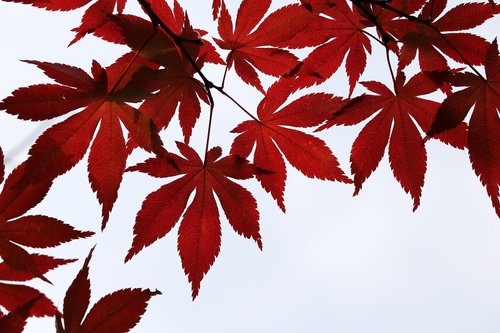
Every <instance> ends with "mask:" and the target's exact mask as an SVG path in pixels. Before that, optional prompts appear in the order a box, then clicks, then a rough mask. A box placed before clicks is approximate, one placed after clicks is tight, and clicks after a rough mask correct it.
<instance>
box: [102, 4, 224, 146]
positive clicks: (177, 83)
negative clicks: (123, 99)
mask: <svg viewBox="0 0 500 333" xmlns="http://www.w3.org/2000/svg"><path fill="white" fill-rule="evenodd" d="M153 4H155V5H154V6H152V10H154V11H155V12H158V13H160V14H161V15H159V17H160V19H161V20H162V21H163V22H165V24H166V25H168V26H169V27H170V29H171V30H172V31H173V32H174V33H176V34H178V36H179V38H182V39H183V40H185V41H189V42H185V45H186V50H187V52H188V54H189V56H190V57H191V58H192V60H193V61H194V62H195V63H196V65H197V66H198V68H200V69H201V68H202V67H203V65H204V63H205V61H207V62H214V63H219V64H220V63H223V61H222V59H220V57H219V55H218V54H217V53H216V52H215V48H214V47H213V46H212V45H211V44H210V43H209V42H208V41H206V40H203V39H199V38H200V35H201V34H200V32H199V31H197V30H195V29H193V27H192V26H191V25H190V23H189V20H188V17H187V15H185V14H184V12H183V11H182V8H180V6H179V5H178V3H177V2H175V3H174V5H175V7H174V11H172V10H171V9H170V7H168V5H167V4H166V3H164V2H161V1H158V2H154V3H153ZM159 4H163V5H162V6H160V5H159ZM111 21H112V23H113V24H114V25H115V27H113V26H112V24H111V23H109V24H108V25H107V26H106V27H104V28H103V29H102V30H99V31H97V32H96V34H97V35H99V36H101V37H102V38H104V39H106V40H110V39H111V40H113V41H115V42H118V43H123V44H126V45H128V46H129V47H130V48H131V49H132V50H133V51H134V52H132V54H133V56H137V55H138V56H139V57H143V58H145V59H147V61H149V62H150V63H152V64H153V66H142V68H140V67H137V68H136V70H137V72H138V73H137V76H136V78H137V79H139V78H140V80H141V81H142V82H147V84H148V85H150V86H151V89H153V90H158V92H157V93H156V94H155V95H153V96H151V97H150V98H148V99H147V100H145V101H144V103H143V104H142V105H141V107H140V109H139V110H140V111H141V112H142V113H144V114H146V115H148V116H149V117H151V118H152V119H153V121H154V122H155V124H156V126H157V128H158V129H163V128H165V127H167V126H168V124H169V123H170V121H171V119H172V117H173V115H174V114H175V112H176V110H178V115H179V122H180V124H181V128H182V131H183V134H184V140H185V142H189V138H190V136H191V133H192V130H193V128H194V126H195V124H196V121H197V119H198V118H199V116H200V114H201V103H200V101H203V102H205V103H208V102H209V99H208V94H207V91H206V89H205V88H204V86H203V83H202V82H200V81H199V80H197V79H195V78H194V74H195V73H196V69H195V68H194V66H193V64H192V63H191V62H190V61H189V60H188V59H187V55H185V54H182V52H179V50H178V49H177V46H176V44H175V42H174V41H173V40H172V38H171V37H170V36H169V35H167V34H166V33H165V32H164V31H163V30H158V31H156V32H155V30H153V26H152V25H151V22H149V21H146V20H144V19H142V18H139V17H136V16H130V15H117V16H114V17H113V18H112V20H111ZM116 30H118V31H119V34H116V33H114V34H110V32H115V31H116ZM201 33H202V32H201ZM152 34H154V35H153V37H152V38H151V39H150V40H149V41H148V42H147V44H144V40H145V37H144V36H151V35H152ZM117 35H118V36H119V38H117ZM198 39H199V40H198ZM196 40H198V41H199V43H197V42H196ZM160 66H161V69H158V67H160Z"/></svg>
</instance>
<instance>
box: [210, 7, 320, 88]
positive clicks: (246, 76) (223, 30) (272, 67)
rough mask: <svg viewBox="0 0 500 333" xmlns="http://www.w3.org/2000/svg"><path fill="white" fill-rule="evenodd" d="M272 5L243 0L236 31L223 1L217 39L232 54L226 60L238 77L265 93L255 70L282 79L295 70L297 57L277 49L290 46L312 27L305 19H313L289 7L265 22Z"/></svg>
mask: <svg viewBox="0 0 500 333" xmlns="http://www.w3.org/2000/svg"><path fill="white" fill-rule="evenodd" d="M270 5H271V0H258V1H256V0H244V1H243V2H242V3H241V5H240V7H239V9H238V15H237V18H236V24H235V27H234V30H233V21H232V19H231V16H230V15H229V12H228V10H227V8H226V5H225V3H224V1H222V3H221V12H220V15H219V21H218V32H219V36H220V37H221V39H217V38H214V40H215V42H216V43H217V44H218V45H219V46H220V47H221V48H222V49H224V50H229V51H230V52H229V54H228V56H227V59H226V62H227V64H228V66H229V67H232V66H233V65H234V68H235V71H236V74H238V76H239V77H240V78H241V79H242V80H243V81H244V82H246V83H248V84H250V85H252V86H254V87H255V88H257V89H258V90H259V91H261V92H262V93H264V89H263V88H262V84H261V82H260V79H259V76H258V74H257V72H256V69H257V70H259V71H260V72H262V73H264V74H268V75H271V76H274V77H280V76H284V75H285V74H288V73H290V72H291V71H292V70H293V69H294V68H296V67H297V66H298V65H299V61H298V59H297V57H296V56H295V55H293V54H292V53H290V52H289V51H287V50H285V49H283V48H279V47H277V46H281V47H283V46H286V45H287V44H289V42H290V39H292V38H293V37H294V36H295V35H296V34H297V33H298V32H300V31H301V29H303V28H304V27H306V26H307V25H308V24H309V22H306V21H305V20H304V19H303V18H304V15H307V16H308V17H310V16H311V15H310V14H309V13H308V12H307V11H306V10H304V9H303V8H302V6H300V5H290V6H287V7H284V8H281V9H279V10H277V11H275V12H273V13H271V14H269V15H268V16H267V17H265V18H264V16H265V14H266V12H267V11H268V9H269V7H270ZM292 17H293V20H291V19H290V18H292ZM261 21H262V22H261ZM259 22H261V23H260V25H259V26H258V27H256V26H257V24H258V23H259ZM304 46H305V45H304Z"/></svg>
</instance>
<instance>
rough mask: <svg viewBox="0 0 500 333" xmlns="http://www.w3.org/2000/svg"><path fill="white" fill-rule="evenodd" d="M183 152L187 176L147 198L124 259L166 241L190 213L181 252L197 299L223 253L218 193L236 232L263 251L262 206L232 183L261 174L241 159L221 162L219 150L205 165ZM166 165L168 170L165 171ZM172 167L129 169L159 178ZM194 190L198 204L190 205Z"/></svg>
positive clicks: (153, 164) (155, 162) (154, 163)
mask: <svg viewBox="0 0 500 333" xmlns="http://www.w3.org/2000/svg"><path fill="white" fill-rule="evenodd" d="M178 148H179V150H180V151H181V153H182V155H183V156H184V157H182V156H174V157H173V158H174V160H175V162H176V164H177V165H178V168H179V173H180V174H182V177H181V178H178V179H176V180H174V181H172V182H171V183H168V184H166V185H163V186H162V187H160V188H159V189H158V190H156V191H155V192H153V193H151V194H149V195H148V196H147V197H146V199H145V200H144V202H143V204H142V207H141V210H140V211H139V212H138V213H137V217H136V223H135V226H134V240H133V243H132V247H131V248H130V250H129V252H128V254H127V257H126V259H125V260H130V259H131V258H132V257H133V256H134V255H136V254H137V253H138V252H140V251H141V250H142V249H143V248H144V247H146V246H148V245H150V244H152V243H153V242H155V241H156V240H158V239H159V238H162V237H164V236H165V235H166V234H167V233H168V232H169V231H170V230H171V229H172V228H173V227H174V226H175V224H176V223H177V221H178V220H179V219H180V218H181V215H182V213H183V212H184V211H185V212H184V216H183V217H182V221H181V225H180V228H179V239H178V250H179V254H180V256H181V261H182V267H183V268H184V272H185V273H186V275H187V276H188V280H189V281H190V282H191V284H192V290H193V294H192V295H193V298H194V297H196V296H197V295H198V291H199V288H200V282H201V280H202V279H203V276H204V275H205V274H206V273H207V272H208V270H209V269H210V266H212V264H213V263H214V261H215V258H216V257H217V255H218V254H219V250H220V243H221V231H220V220H219V211H218V208H217V204H216V202H215V196H214V194H215V195H217V197H218V198H219V200H220V203H221V206H222V209H223V210H224V212H225V214H226V217H227V219H228V220H229V223H230V224H231V226H232V227H233V229H234V230H235V231H236V232H237V233H238V234H240V235H243V236H244V237H246V238H252V239H254V240H255V241H256V242H257V245H258V246H259V247H262V243H261V239H260V234H259V223H258V220H259V213H258V211H257V203H256V201H255V199H254V198H253V196H252V195H251V193H250V192H248V191H247V190H245V189H244V188H243V187H242V186H241V185H239V184H237V183H235V182H233V181H232V180H230V179H229V178H236V179H248V178H251V177H253V176H254V175H255V174H256V173H257V169H256V168H255V167H254V166H253V165H251V164H250V163H248V161H247V160H246V159H244V158H242V157H239V156H227V157H224V158H220V156H221V153H222V150H221V149H220V148H218V147H217V148H213V149H211V150H210V151H209V152H208V153H207V156H206V162H205V163H204V162H203V161H202V160H201V158H200V157H199V156H198V154H197V153H196V152H195V151H194V150H193V149H192V148H190V147H189V146H187V145H185V144H181V143H178ZM162 163H163V164H165V167H161V164H162ZM167 163H169V162H168V161H167V160H165V159H160V158H156V159H149V160H147V161H146V162H145V163H141V164H139V165H137V166H135V167H133V168H130V170H131V171H142V172H146V173H149V174H151V175H153V176H155V177H170V176H174V175H175V174H176V173H175V172H174V170H173V169H172V168H171V167H170V166H168V165H167ZM193 191H195V196H194V199H193V201H192V202H191V203H189V204H188V199H189V197H190V195H191V193H192V192H193ZM186 206H187V209H186ZM242 207H245V208H244V209H242Z"/></svg>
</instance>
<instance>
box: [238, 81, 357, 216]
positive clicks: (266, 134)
mask: <svg viewBox="0 0 500 333" xmlns="http://www.w3.org/2000/svg"><path fill="white" fill-rule="evenodd" d="M292 92H293V88H291V87H290V86H289V83H288V81H286V80H285V81H278V83H275V84H274V85H272V86H271V87H270V88H269V90H268V91H267V95H266V97H265V98H264V99H263V100H262V101H261V102H260V104H259V106H258V108H257V114H258V118H259V119H258V121H255V120H248V121H245V122H243V123H241V124H239V125H238V126H237V127H236V128H235V129H233V131H232V132H233V133H240V134H239V135H238V136H237V137H236V138H235V139H234V142H233V144H232V146H231V153H232V154H238V155H241V156H243V157H248V156H249V155H250V153H251V152H252V150H253V147H254V146H255V153H254V157H253V163H254V164H255V165H256V166H258V167H260V168H262V169H264V170H267V171H269V172H267V173H260V174H257V175H256V177H257V179H258V180H259V181H260V183H261V184H262V187H263V188H264V189H265V190H266V191H268V192H270V193H271V195H272V196H273V198H274V199H275V200H276V201H277V203H278V206H279V207H280V208H281V209H282V210H283V211H285V204H284V199H283V193H284V191H285V181H286V167H285V161H284V159H283V156H284V157H286V159H287V160H288V162H290V164H291V165H292V166H293V167H295V168H296V169H298V170H299V171H300V172H302V173H303V174H304V175H305V176H307V177H310V178H319V179H328V180H337V181H341V182H345V183H351V180H350V179H349V178H347V177H346V176H345V175H344V172H343V171H342V170H341V169H340V167H339V163H338V161H337V158H336V157H335V156H334V155H333V154H332V152H331V150H330V148H328V147H327V146H326V144H325V143H324V142H323V141H322V140H320V139H318V138H317V137H315V136H312V135H310V134H306V133H304V132H302V131H299V130H296V129H292V128H289V127H298V128H306V127H313V126H318V125H320V124H321V123H323V122H324V121H325V120H326V119H328V118H329V117H330V116H331V115H332V114H333V112H334V111H335V110H337V109H338V108H339V107H340V105H341V104H342V99H341V98H339V97H334V96H333V95H329V94H322V93H318V94H309V95H306V96H303V97H301V98H299V99H297V100H295V101H293V102H292V103H290V104H288V105H286V106H285V107H283V108H281V109H280V110H278V108H279V107H280V106H281V105H282V104H283V103H284V102H285V101H286V100H287V98H288V97H289V96H290V94H291V93H292Z"/></svg>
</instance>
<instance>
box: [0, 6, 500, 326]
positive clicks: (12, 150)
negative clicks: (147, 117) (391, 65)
mask: <svg viewBox="0 0 500 333" xmlns="http://www.w3.org/2000/svg"><path fill="white" fill-rule="evenodd" d="M129 2H130V4H129V5H128V6H127V10H126V11H127V12H129V13H138V12H139V11H138V9H137V8H138V7H137V5H136V4H135V3H134V1H132V0H130V1H129ZM228 2H229V7H230V10H231V12H232V13H236V9H237V7H238V5H239V3H240V2H239V1H234V2H233V1H228ZM285 2H286V1H284V0H283V1H274V2H273V8H277V7H279V5H280V4H283V3H285ZM454 3H457V1H454ZM181 4H182V5H183V7H184V8H186V9H187V11H188V13H189V15H190V18H191V22H192V23H193V25H194V26H195V27H197V28H203V29H205V30H209V31H214V25H213V23H212V22H211V14H210V13H211V12H210V4H211V1H208V0H205V1H181ZM82 13H83V11H82V10H79V11H75V12H70V13H48V12H45V11H43V10H39V9H35V8H32V7H29V6H24V5H19V4H11V3H4V2H0V45H1V47H0V57H1V62H0V99H3V98H4V97H6V96H8V95H9V94H10V93H11V92H12V91H13V90H14V89H16V88H18V87H22V86H27V85H31V84H34V83H42V82H49V79H46V78H45V77H44V75H43V73H42V72H41V71H40V70H37V69H36V68H35V67H34V66H32V65H29V64H25V63H22V62H19V59H36V60H42V61H49V62H60V63H68V64H71V65H76V66H79V67H83V68H84V69H86V70H88V69H89V67H90V63H91V60H92V59H96V60H98V61H99V62H101V64H103V65H109V64H110V63H111V62H112V61H114V59H116V58H117V57H118V56H119V55H120V54H122V53H123V52H124V51H125V50H126V48H124V47H117V46H110V45H109V44H108V43H104V42H101V41H99V40H98V39H96V38H94V37H90V36H89V37H86V38H85V39H84V40H83V41H80V42H79V43H77V44H76V45H74V46H72V47H70V48H66V45H67V44H68V43H69V41H70V40H71V39H72V37H73V35H72V33H70V32H69V30H70V29H71V28H73V27H75V26H77V25H79V21H80V17H81V14H82ZM499 23H500V22H499V19H498V17H497V18H495V19H493V20H490V21H489V22H488V23H487V24H486V25H484V26H483V28H482V29H480V30H478V31H480V33H481V34H482V35H483V36H485V37H486V38H487V39H488V40H490V41H491V40H492V39H493V38H494V37H496V34H497V33H496V32H495V29H494V28H495V25H496V27H498V25H499ZM373 46H374V55H373V56H372V57H370V58H369V63H368V67H367V71H366V72H365V74H364V76H363V79H364V80H373V79H375V80H380V81H383V82H386V83H389V81H390V77H389V73H388V71H387V65H386V62H385V59H384V57H383V55H384V52H383V50H381V49H380V48H379V47H378V45H376V44H375V43H373ZM222 72H223V67H222V66H220V67H215V68H207V70H206V73H207V76H208V77H209V78H211V79H213V80H214V81H215V82H219V80H220V78H221V75H222ZM226 88H227V91H228V92H229V93H230V94H232V95H234V96H235V97H236V98H237V99H238V101H240V102H241V104H243V105H245V106H247V107H248V108H249V109H250V110H252V111H254V110H255V108H256V106H257V104H258V102H259V101H260V99H261V96H260V94H259V93H258V92H257V91H256V90H255V89H253V88H251V87H249V86H246V85H244V84H241V83H240V82H239V79H237V78H236V76H235V75H234V72H231V74H230V76H229V78H228V81H227V83H226ZM313 90H321V91H326V92H334V93H336V94H341V95H343V96H345V94H346V91H347V88H346V84H345V74H344V72H343V69H341V70H340V71H339V73H338V74H336V75H335V76H334V78H332V79H331V80H329V81H328V82H327V83H326V84H324V85H322V86H321V87H320V88H319V89H318V88H315V89H310V90H307V91H308V92H310V91H313ZM356 92H357V93H361V92H362V90H361V89H359V87H358V90H357V91H356ZM216 97H217V99H216V108H215V115H214V123H215V128H214V131H213V133H214V134H213V136H212V139H211V142H212V145H221V146H222V147H223V149H224V152H225V153H227V152H228V149H229V145H230V142H231V140H232V139H233V138H234V136H232V135H229V134H226V133H227V131H228V130H230V129H232V128H233V127H234V126H235V125H236V124H237V123H239V122H240V121H242V120H246V118H245V115H244V114H243V113H241V112H240V111H239V110H238V109H237V108H236V107H235V105H233V104H232V103H231V102H230V101H229V100H226V99H224V98H223V97H220V96H217V94H216ZM205 113H206V112H205ZM205 115H206V114H205ZM206 119H207V118H206V117H202V118H201V119H200V121H199V122H198V124H197V127H196V128H195V131H194V133H195V136H194V137H193V144H194V146H195V147H196V148H197V149H198V150H199V151H202V148H203V146H204V137H205V132H206V124H207V122H206ZM0 122H1V125H0V126H1V127H0V146H1V147H2V148H3V149H4V152H5V153H6V155H7V158H8V159H9V160H8V162H7V168H8V170H9V171H10V170H11V169H12V168H13V167H15V166H16V165H17V164H18V163H20V162H21V161H23V160H24V158H25V157H26V152H27V150H28V148H29V146H30V145H31V143H32V142H33V141H34V140H35V138H36V136H37V135H38V134H39V133H41V131H42V130H43V129H44V128H46V126H48V122H44V123H29V122H23V121H19V120H17V119H15V118H14V117H12V116H9V115H6V114H4V113H1V114H0ZM173 124H175V126H174V127H176V128H174V129H172V130H169V131H168V132H167V133H166V134H165V135H164V138H165V139H166V142H169V141H171V139H172V138H173V139H175V140H179V139H180V138H181V136H179V134H178V125H177V121H174V123H173ZM360 129H361V126H357V127H353V128H335V129H333V130H331V131H328V132H324V133H320V134H319V135H320V136H321V137H322V138H323V139H325V140H326V141H327V142H328V144H329V145H330V146H331V147H332V150H333V151H334V153H335V155H336V156H337V157H338V158H339V160H340V162H341V165H342V167H343V169H344V170H345V171H346V172H348V170H349V164H348V161H349V151H350V147H351V144H352V141H353V140H354V138H355V137H356V135H357V133H358V132H359V130H360ZM168 144H169V147H170V149H172V150H174V149H173V148H172V147H173V146H172V145H171V144H170V143H168ZM427 152H428V161H427V164H428V171H427V174H426V183H425V186H424V189H423V197H422V203H421V206H420V208H419V209H418V210H417V211H416V212H415V213H412V212H411V210H412V202H411V198H410V196H409V195H407V194H405V193H404V191H403V190H402V189H401V187H400V185H399V183H398V182H397V181H396V180H395V179H394V178H393V176H392V172H391V170H390V168H389V164H388V160H387V156H386V157H385V158H384V159H383V161H382V163H381V165H380V166H379V168H378V169H377V170H376V171H375V173H374V174H373V175H372V176H371V177H370V178H369V179H368V180H367V181H366V183H365V184H364V187H363V190H362V191H361V192H360V194H359V195H358V196H357V197H354V198H353V197H352V190H353V188H352V186H349V185H345V184H340V183H331V182H323V181H317V180H311V179H308V178H305V177H304V176H302V175H301V174H300V173H299V172H297V171H296V170H294V169H292V168H291V167H288V182H287V188H286V194H285V201H286V205H287V214H282V213H281V212H280V210H279V209H278V208H277V206H276V205H275V203H274V201H273V200H272V199H271V197H270V196H269V195H267V194H266V193H265V192H264V191H263V190H261V189H259V186H258V185H257V183H256V181H254V180H252V181H247V182H245V185H248V186H250V187H251V189H252V191H253V193H254V195H255V197H256V198H257V201H258V204H259V210H260V213H261V234H262V238H263V242H264V251H263V252H260V251H259V250H258V248H257V246H256V244H255V243H254V242H253V241H250V240H247V239H244V238H243V237H240V236H238V235H237V234H236V233H234V231H233V230H232V229H231V227H230V226H229V225H228V223H227V221H226V220H225V218H222V232H223V238H222V248H221V253H220V255H219V256H218V258H217V259H216V262H215V264H214V265H213V267H212V268H211V270H210V271H209V273H208V275H207V276H206V277H205V278H204V280H203V281H202V285H201V290H200V295H199V296H198V298H197V299H196V300H195V301H194V302H192V301H191V291H190V285H189V283H188V281H187V278H186V277H185V276H184V273H183V271H182V267H181V263H180V259H179V257H178V254H177V245H176V244H177V228H175V229H174V230H173V231H171V232H170V233H169V234H168V235H167V236H166V237H165V238H163V239H162V240H160V241H158V242H156V243H155V244H154V245H152V246H150V247H149V248H147V249H145V250H144V251H142V252H141V253H140V254H139V255H137V256H136V257H135V258H134V259H133V260H132V261H130V262H129V263H127V264H126V265H124V264H123V258H124V257H125V254H126V252H127V250H128V249H129V247H130V245H131V240H132V226H133V223H134V219H135V214H136V212H137V211H138V209H139V208H140V205H141V203H142V201H143V199H144V198H145V196H146V195H147V194H148V193H150V192H151V191H153V190H155V189H156V188H158V187H159V186H160V185H161V184H163V183H164V180H161V179H160V180H155V179H151V178H150V177H148V176H147V175H144V174H139V173H134V174H126V175H125V177H124V181H123V183H122V185H121V188H120V193H119V198H118V201H117V202H116V204H115V207H114V210H113V212H112V215H111V218H110V221H109V223H108V227H107V228H106V230H105V231H104V232H103V233H102V234H101V233H100V232H99V230H100V213H101V209H100V207H99V205H98V203H97V200H96V199H95V195H94V194H93V193H92V191H91V189H90V186H89V185H88V180H87V175H86V158H85V162H80V163H79V164H78V166H77V167H75V168H74V169H73V170H72V171H70V172H69V173H67V174H66V175H64V176H62V177H60V178H59V179H58V180H57V181H56V183H55V184H54V186H53V188H52V190H51V191H50V193H49V195H48V197H47V198H46V199H45V200H44V201H43V202H42V203H41V204H40V205H39V206H38V207H36V208H35V209H33V210H32V212H34V213H43V214H46V215H49V216H53V217H56V218H59V219H61V220H63V221H65V222H66V223H69V224H72V225H73V226H75V227H77V228H80V229H81V230H93V231H95V232H96V233H97V235H96V236H94V237H93V238H91V239H87V240H79V241H75V242H73V243H71V244H67V245H63V246H61V247H59V248H56V249H54V250H48V251H46V253H51V254H54V255H56V254H57V255H58V256H60V257H66V258H84V257H85V256H86V254H87V251H88V249H89V248H90V247H91V246H93V245H94V244H96V243H97V248H96V251H95V252H94V257H93V260H92V262H91V283H92V291H93V294H92V300H91V302H92V303H94V302H95V301H97V300H98V299H99V298H100V297H102V296H104V295H105V294H107V293H110V292H112V291H115V290H117V289H120V288H126V287H143V288H152V289H155V288H157V289H159V290H161V291H162V292H163V295H162V296H156V297H154V298H153V299H152V300H151V302H150V305H149V307H148V311H147V312H146V315H145V317H144V318H143V320H142V321H141V322H140V324H139V325H138V326H136V328H135V329H134V330H133V332H176V333H195V332H207V333H216V332H222V333H225V332H240V333H247V332H248V333H250V332H264V333H266V332H289V333H301V332H341V333H364V332H371V333H377V332H384V333H396V332H398V333H399V332H405V333H412V332H441V333H446V332H450V333H451V332H453V333H460V332H464V333H465V332H483V333H489V332H492V333H493V332H498V330H499V329H500V283H499V281H500V223H499V220H498V218H497V217H496V215H495V214H494V210H493V208H492V207H491V203H490V201H489V199H488V197H487V195H486V191H485V190H484V188H483V187H482V186H481V184H480V182H479V180H478V179H477V177H476V176H475V174H474V172H473V171H472V168H471V166H470V163H469V161H468V156H467V153H466V152H465V151H458V150H455V149H453V148H450V147H448V146H445V145H444V144H441V143H439V142H437V141H431V142H429V143H428V144H427ZM143 157H144V156H143V155H140V154H135V155H134V156H133V161H139V160H141V159H142V158H143ZM221 215H223V214H222V213H221ZM81 264H82V262H81V261H79V262H78V263H75V264H71V265H67V266H65V267H62V268H59V269H58V270H56V271H54V272H51V273H49V274H48V275H47V276H48V278H49V279H50V280H51V281H53V282H54V286H50V285H47V284H45V283H42V282H38V281H35V282H33V283H32V284H33V285H35V286H37V287H38V288H40V289H41V290H42V291H44V292H46V294H47V295H48V296H49V297H50V298H52V299H53V300H54V302H55V303H56V304H57V305H58V306H59V307H60V308H62V300H63V297H64V293H65V290H66V288H67V287H68V286H69V284H70V283H71V281H72V280H73V278H74V276H75V275H76V273H77V271H78V270H79V269H80V267H81ZM0 297H1V295H0ZM53 331H54V326H53V320H52V319H47V318H45V319H35V320H30V321H29V324H28V327H27V329H26V332H28V333H30V332H53Z"/></svg>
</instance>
